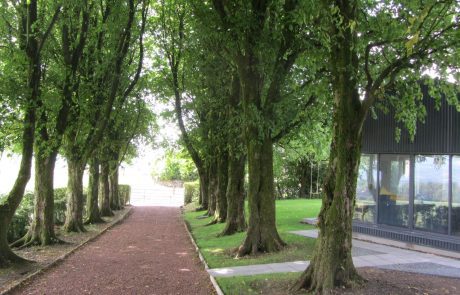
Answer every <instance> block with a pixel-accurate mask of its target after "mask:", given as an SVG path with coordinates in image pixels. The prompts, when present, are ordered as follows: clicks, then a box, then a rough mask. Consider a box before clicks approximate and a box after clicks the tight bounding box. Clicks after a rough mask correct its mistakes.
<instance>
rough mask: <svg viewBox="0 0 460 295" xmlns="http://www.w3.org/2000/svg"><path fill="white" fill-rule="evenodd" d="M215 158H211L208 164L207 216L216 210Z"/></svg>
mask: <svg viewBox="0 0 460 295" xmlns="http://www.w3.org/2000/svg"><path fill="white" fill-rule="evenodd" d="M216 166H217V165H216V163H215V160H212V163H211V164H210V166H209V171H208V173H209V176H208V177H209V178H208V179H209V182H208V198H209V205H208V216H214V214H215V212H216V205H217V191H218V187H217V167H216Z"/></svg>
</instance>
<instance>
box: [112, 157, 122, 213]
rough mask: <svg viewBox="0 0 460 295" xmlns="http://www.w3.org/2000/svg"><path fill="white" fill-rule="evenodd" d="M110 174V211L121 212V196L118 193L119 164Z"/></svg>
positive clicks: (115, 165) (114, 166)
mask: <svg viewBox="0 0 460 295" xmlns="http://www.w3.org/2000/svg"><path fill="white" fill-rule="evenodd" d="M110 170H111V171H110V173H109V200H110V209H112V210H121V209H122V206H121V204H120V195H119V193H118V162H117V163H116V164H114V165H113V167H112V169H110Z"/></svg>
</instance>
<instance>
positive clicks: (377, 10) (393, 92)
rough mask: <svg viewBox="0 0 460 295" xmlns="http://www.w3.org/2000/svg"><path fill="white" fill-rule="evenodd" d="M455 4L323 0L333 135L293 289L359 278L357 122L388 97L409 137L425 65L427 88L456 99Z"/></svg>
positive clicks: (345, 283) (341, 283)
mask: <svg viewBox="0 0 460 295" xmlns="http://www.w3.org/2000/svg"><path fill="white" fill-rule="evenodd" d="M458 9H459V6H458V3H457V2H456V1H422V2H420V1H404V2H402V3H394V2H393V1H385V2H370V1H368V2H366V1H357V0H347V1H329V0H328V1H323V7H322V9H320V10H319V11H321V12H322V17H321V19H322V20H323V21H324V27H323V28H324V30H323V32H324V37H325V38H324V40H323V41H324V42H325V48H327V49H328V52H329V57H328V65H329V71H330V74H331V80H330V83H331V85H332V89H333V95H334V102H333V106H334V112H333V137H332V144H331V153H330V157H329V165H328V171H327V176H326V179H325V181H324V197H323V205H322V208H321V211H320V214H319V221H318V222H319V223H318V227H319V237H318V241H317V243H316V248H315V252H314V256H313V258H312V260H311V262H310V265H309V266H308V268H307V269H306V270H305V272H304V273H303V275H302V276H301V278H300V279H299V281H298V282H297V284H296V285H295V288H306V289H309V290H311V291H314V292H326V291H327V290H328V289H331V288H333V287H336V286H353V285H354V284H356V283H359V282H360V281H361V279H360V277H359V275H358V274H357V272H356V269H355V267H354V265H353V261H352V257H351V246H352V218H353V211H354V203H355V197H356V181H357V172H358V166H359V161H360V151H361V132H362V125H363V122H364V120H365V118H366V117H367V115H368V113H369V112H370V111H371V109H372V107H374V106H376V104H378V103H380V102H385V103H390V104H393V105H394V107H395V108H396V113H397V116H396V118H399V120H401V121H403V122H405V123H406V126H407V127H408V128H409V131H411V134H412V135H413V134H414V132H415V128H414V126H415V122H416V121H417V119H419V118H421V117H423V113H424V112H423V108H422V107H420V105H421V103H422V100H421V97H422V94H421V91H420V79H422V76H423V73H424V72H425V71H427V70H433V69H435V70H437V72H438V74H439V76H440V78H441V79H440V81H439V82H438V84H437V85H436V87H432V88H431V90H432V94H433V95H434V96H435V97H436V98H437V99H440V94H441V93H444V95H446V97H447V99H448V101H450V102H455V103H458V101H457V97H456V91H455V90H454V89H455V88H454V87H452V85H451V84H450V83H447V82H446V80H447V78H448V77H449V74H453V75H455V74H457V75H458V60H459V59H458V57H459V56H458V50H457V47H458V44H459V42H460V38H459V35H458V32H459V31H458V26H459V19H458ZM457 77H458V76H457ZM423 80H424V81H425V82H426V83H429V84H431V85H433V82H429V81H430V79H429V78H427V77H426V76H425V77H424V78H423ZM449 84H450V85H449ZM457 85H458V81H457ZM457 91H458V89H457Z"/></svg>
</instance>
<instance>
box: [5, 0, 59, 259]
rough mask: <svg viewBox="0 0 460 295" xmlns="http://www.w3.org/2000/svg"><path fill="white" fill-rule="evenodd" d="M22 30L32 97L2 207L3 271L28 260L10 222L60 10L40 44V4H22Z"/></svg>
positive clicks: (25, 175) (25, 177) (28, 159)
mask: <svg viewBox="0 0 460 295" xmlns="http://www.w3.org/2000/svg"><path fill="white" fill-rule="evenodd" d="M21 5H22V7H21V8H20V9H21V13H22V15H21V30H20V33H19V35H20V36H19V37H18V39H19V41H20V44H21V49H23V50H24V52H25V53H26V55H27V59H28V64H29V65H28V66H29V68H28V73H27V74H28V77H27V89H28V90H29V91H30V96H28V97H27V100H26V101H25V104H24V106H25V107H24V110H25V115H24V121H23V131H22V151H21V153H22V158H21V164H20V167H19V172H18V175H17V177H16V181H15V182H14V185H13V188H12V189H11V191H10V192H9V194H8V196H7V197H6V199H5V200H3V201H2V202H1V203H0V268H3V267H7V266H9V265H10V264H11V263H23V262H26V261H27V260H25V259H23V258H21V257H19V256H17V255H16V254H15V253H14V252H13V251H11V248H10V247H9V244H8V228H9V226H10V224H11V220H12V218H13V216H14V213H15V212H16V209H17V208H18V206H19V204H20V203H21V201H22V198H23V196H24V191H25V188H26V185H27V183H28V182H29V180H30V176H31V167H32V156H33V144H34V139H35V123H36V102H37V100H38V98H39V96H40V81H41V68H42V67H41V60H40V57H41V54H40V51H41V48H42V47H43V44H44V42H45V41H46V40H47V37H48V36H49V32H50V31H51V29H52V28H53V26H54V24H55V22H56V19H57V17H58V15H59V12H60V10H59V9H57V10H56V12H55V14H54V16H53V20H52V21H51V23H50V24H49V25H48V28H47V31H46V32H45V34H43V35H42V38H41V42H39V41H38V36H39V33H38V29H39V28H40V26H37V25H36V23H37V11H38V9H37V8H38V7H37V6H38V5H37V0H31V1H30V2H28V3H26V2H25V1H23V2H22V3H21Z"/></svg>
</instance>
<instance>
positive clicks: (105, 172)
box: [99, 162, 113, 216]
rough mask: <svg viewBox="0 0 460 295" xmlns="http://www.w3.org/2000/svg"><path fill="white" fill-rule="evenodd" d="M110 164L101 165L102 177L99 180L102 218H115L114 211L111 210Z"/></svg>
mask: <svg viewBox="0 0 460 295" xmlns="http://www.w3.org/2000/svg"><path fill="white" fill-rule="evenodd" d="M109 192H110V186H109V164H108V163H107V162H103V163H101V175H100V178H99V194H100V196H99V202H100V206H99V207H100V210H101V216H113V212H112V209H110V198H109Z"/></svg>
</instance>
